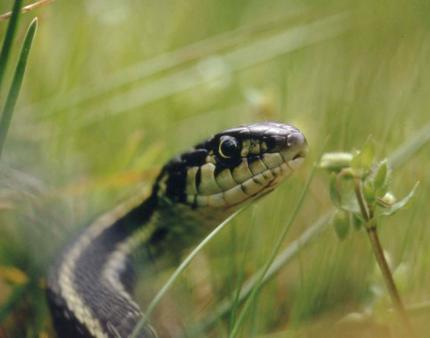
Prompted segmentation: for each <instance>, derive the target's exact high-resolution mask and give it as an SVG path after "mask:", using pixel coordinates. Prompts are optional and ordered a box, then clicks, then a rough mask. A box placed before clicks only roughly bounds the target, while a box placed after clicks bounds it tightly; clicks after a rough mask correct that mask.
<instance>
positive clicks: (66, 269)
mask: <svg viewBox="0 0 430 338" xmlns="http://www.w3.org/2000/svg"><path fill="white" fill-rule="evenodd" d="M306 149H307V142H306V139H305V137H304V136H303V134H302V133H301V132H300V131H299V130H298V129H296V128H295V127H292V126H290V125H285V124H280V123H275V122H263V123H256V124H252V125H246V126H241V127H238V128H234V129H228V130H225V131H223V132H220V133H218V134H216V135H214V136H212V137H211V138H209V139H207V140H206V141H204V142H201V143H199V144H197V145H196V146H195V147H194V148H192V149H191V150H189V151H187V152H184V153H183V154H181V155H179V156H177V157H175V158H173V159H171V160H170V161H169V162H168V163H167V164H166V165H165V166H164V167H163V168H162V169H161V171H160V173H159V175H158V177H157V178H156V180H155V182H154V184H153V188H152V192H151V194H150V195H149V197H147V198H146V199H145V198H143V197H140V196H138V197H136V198H134V199H133V200H131V201H129V202H126V203H124V204H122V205H120V206H119V207H117V208H116V209H115V210H113V211H112V212H110V213H107V214H105V215H103V216H101V217H100V218H98V219H97V220H96V221H95V222H93V223H92V224H90V225H89V226H88V227H86V228H85V229H84V230H83V231H82V232H81V233H80V234H79V235H78V236H77V237H76V239H75V240H74V241H72V242H71V243H70V244H69V245H68V246H67V247H66V249H65V250H64V251H63V253H62V254H61V255H60V256H59V257H58V259H57V261H56V263H55V264H54V265H53V267H52V269H51V271H50V273H49V276H48V303H49V305H50V309H51V312H52V317H53V323H54V327H55V329H56V331H57V334H58V337H61V338H69V337H70V338H94V337H96V338H111V337H112V338H114V337H115V338H117V337H124V338H126V337H129V336H130V335H131V333H132V332H133V329H134V328H135V327H136V325H137V323H138V322H139V321H140V320H141V319H142V317H143V312H142V311H141V310H140V307H139V305H138V304H137V303H136V301H135V300H134V299H133V297H132V290H133V284H134V283H133V281H134V278H131V271H132V265H131V264H130V254H131V253H133V252H134V251H144V252H146V253H147V255H146V256H145V257H151V259H154V258H159V257H163V256H168V255H172V256H179V255H180V253H181V252H182V251H183V250H184V249H186V248H188V247H190V245H192V244H194V243H196V242H197V241H198V240H199V239H200V240H201V239H202V238H203V237H204V236H205V235H207V234H208V233H209V232H210V231H211V230H212V229H213V228H214V227H215V226H216V225H217V224H219V223H220V222H221V221H222V220H224V219H225V218H226V217H228V216H229V215H231V214H232V213H233V212H234V211H235V210H237V209H238V208H239V207H240V206H241V205H242V204H243V203H244V202H245V201H250V200H255V199H257V198H259V197H261V196H263V195H265V194H266V193H268V192H270V191H272V190H273V189H274V188H275V187H276V186H277V185H278V184H279V183H280V182H281V181H282V180H284V178H286V177H287V176H289V175H290V174H291V173H292V172H293V171H294V170H295V169H296V168H297V167H298V166H299V165H300V164H301V162H302V161H303V159H304V157H305V154H306ZM156 336H157V335H156V333H155V331H154V330H153V329H152V327H151V326H149V325H147V326H146V327H145V328H144V329H143V330H142V331H141V332H140V333H139V337H141V338H153V337H156Z"/></svg>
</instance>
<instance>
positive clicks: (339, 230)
mask: <svg viewBox="0 0 430 338" xmlns="http://www.w3.org/2000/svg"><path fill="white" fill-rule="evenodd" d="M332 224H333V227H334V230H335V231H336V235H337V237H338V238H339V239H340V240H343V239H345V238H346V237H347V236H348V234H349V230H350V228H351V226H350V225H351V224H350V222H349V215H348V213H346V212H344V211H338V212H336V213H335V214H334V216H333V219H332Z"/></svg>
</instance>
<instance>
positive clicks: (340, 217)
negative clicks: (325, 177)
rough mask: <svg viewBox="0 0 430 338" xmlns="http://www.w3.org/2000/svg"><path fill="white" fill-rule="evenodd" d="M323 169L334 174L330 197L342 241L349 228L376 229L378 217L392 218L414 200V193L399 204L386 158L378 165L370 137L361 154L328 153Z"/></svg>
mask: <svg viewBox="0 0 430 338" xmlns="http://www.w3.org/2000/svg"><path fill="white" fill-rule="evenodd" d="M319 167H320V168H323V169H326V170H328V171H329V172H331V175H330V182H329V193H330V198H331V200H332V202H333V204H334V205H335V206H336V208H337V209H338V210H339V211H338V214H336V217H334V218H333V226H334V229H335V231H336V234H337V235H338V237H339V238H340V239H343V238H345V237H346V236H347V234H348V232H349V228H350V227H351V226H354V227H355V228H356V229H360V228H361V227H362V225H363V224H365V225H366V226H369V227H370V226H374V225H375V224H376V222H375V221H374V219H375V217H379V216H388V215H392V214H394V213H395V212H397V211H399V210H400V209H402V208H404V207H405V206H406V205H407V204H408V202H409V201H410V200H411V198H412V197H413V195H414V193H415V190H416V188H417V184H416V185H415V186H414V188H413V189H412V190H411V192H410V193H409V194H408V195H407V196H406V197H404V198H403V199H401V200H400V201H397V200H396V198H395V197H394V195H393V194H392V193H391V192H389V188H390V182H391V169H390V167H389V165H388V161H387V160H386V159H384V160H382V161H380V162H379V163H375V144H374V142H373V141H372V139H371V138H369V139H368V140H367V141H366V143H365V144H364V146H363V148H362V149H361V150H360V151H357V152H356V153H355V154H354V155H353V154H351V153H342V152H337V153H327V154H324V155H323V156H322V158H321V161H320V164H319Z"/></svg>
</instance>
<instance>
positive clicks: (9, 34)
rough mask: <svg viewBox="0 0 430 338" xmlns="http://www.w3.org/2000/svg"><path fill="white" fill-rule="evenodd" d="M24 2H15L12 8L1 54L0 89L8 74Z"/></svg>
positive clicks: (20, 0)
mask: <svg viewBox="0 0 430 338" xmlns="http://www.w3.org/2000/svg"><path fill="white" fill-rule="evenodd" d="M21 5H22V0H15V3H14V5H13V8H12V14H11V19H10V21H9V25H8V26H7V31H6V36H5V38H4V41H3V46H2V49H1V53H0V89H1V86H2V83H3V77H4V74H5V72H6V66H7V62H8V60H9V55H10V50H11V47H12V41H13V38H14V36H15V31H16V27H17V26H18V19H19V13H20V10H21Z"/></svg>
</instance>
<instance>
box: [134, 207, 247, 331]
mask: <svg viewBox="0 0 430 338" xmlns="http://www.w3.org/2000/svg"><path fill="white" fill-rule="evenodd" d="M245 208H246V206H245V207H243V208H241V209H239V210H238V211H236V212H235V213H233V214H232V215H230V216H229V217H228V218H226V219H225V220H224V221H223V222H222V223H220V224H219V225H217V227H216V228H215V229H214V230H212V232H211V233H210V234H209V235H207V236H206V237H205V239H203V240H202V241H201V242H200V243H199V244H198V245H197V246H196V247H195V248H194V249H193V251H191V253H190V254H189V255H188V256H187V257H186V258H185V259H184V260H183V261H182V263H181V264H180V265H179V266H178V267H177V268H176V270H175V271H174V272H173V274H172V275H171V276H170V278H169V279H168V280H167V282H166V283H165V284H164V285H163V286H162V288H161V289H160V290H159V291H158V293H157V294H156V295H155V297H154V298H153V299H152V301H151V303H149V305H148V307H147V309H146V312H145V314H144V317H143V318H142V319H141V320H140V322H139V323H138V324H137V325H136V327H135V329H134V330H133V333H132V334H131V337H130V338H137V337H138V335H139V332H140V331H141V330H142V329H143V327H144V325H145V324H146V323H147V322H148V320H149V318H150V316H151V314H152V312H153V311H154V309H155V307H156V306H157V305H158V304H159V303H160V300H161V298H163V296H164V295H165V294H166V292H167V291H168V290H169V289H170V288H171V287H172V285H173V284H174V282H175V281H176V280H177V278H178V277H179V275H180V274H181V273H182V272H183V271H184V270H185V269H186V267H187V266H188V265H189V264H190V263H191V261H192V260H193V258H194V257H195V256H196V255H197V254H198V253H199V252H200V251H201V250H202V249H203V248H204V247H205V246H206V244H208V243H209V242H210V241H211V240H212V239H213V238H214V237H215V236H216V235H217V234H218V233H219V232H220V231H221V230H222V229H223V228H224V226H225V225H226V224H228V223H229V222H230V221H231V220H232V219H233V218H234V217H236V216H237V215H238V214H239V213H240V212H242V211H243V210H244V209H245Z"/></svg>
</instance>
